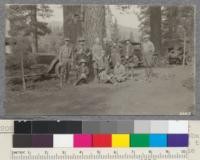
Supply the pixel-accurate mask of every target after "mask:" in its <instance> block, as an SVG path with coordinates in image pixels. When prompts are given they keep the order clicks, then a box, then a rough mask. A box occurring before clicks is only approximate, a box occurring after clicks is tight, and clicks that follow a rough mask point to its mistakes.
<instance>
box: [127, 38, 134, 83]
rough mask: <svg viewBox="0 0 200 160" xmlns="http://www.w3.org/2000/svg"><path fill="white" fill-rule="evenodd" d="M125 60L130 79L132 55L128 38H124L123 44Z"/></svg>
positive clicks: (132, 70) (132, 63)
mask: <svg viewBox="0 0 200 160" xmlns="http://www.w3.org/2000/svg"><path fill="white" fill-rule="evenodd" d="M125 62H126V72H127V73H128V75H129V76H130V77H131V79H132V78H133V76H134V55H133V46H132V44H131V42H130V40H129V39H127V40H126V44H125Z"/></svg>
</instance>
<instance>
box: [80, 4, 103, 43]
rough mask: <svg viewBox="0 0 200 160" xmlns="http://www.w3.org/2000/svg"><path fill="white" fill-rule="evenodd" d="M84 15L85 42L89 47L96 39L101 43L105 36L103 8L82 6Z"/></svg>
mask: <svg viewBox="0 0 200 160" xmlns="http://www.w3.org/2000/svg"><path fill="white" fill-rule="evenodd" d="M83 10H84V13H85V15H84V16H85V19H84V24H83V25H84V27H83V29H84V37H85V38H86V40H87V44H88V46H89V47H92V45H93V44H94V42H95V39H96V38H99V39H100V42H101V43H102V41H103V38H104V37H105V34H106V29H105V6H103V5H102V6H99V5H98V6H94V5H91V6H83Z"/></svg>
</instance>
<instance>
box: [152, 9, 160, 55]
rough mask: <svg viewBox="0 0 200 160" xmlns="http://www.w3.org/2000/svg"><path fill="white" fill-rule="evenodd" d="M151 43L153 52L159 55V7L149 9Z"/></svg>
mask: <svg viewBox="0 0 200 160" xmlns="http://www.w3.org/2000/svg"><path fill="white" fill-rule="evenodd" d="M150 27H151V32H150V33H151V41H152V42H153V44H154V46H155V52H156V53H158V54H161V7H160V6H152V7H150Z"/></svg>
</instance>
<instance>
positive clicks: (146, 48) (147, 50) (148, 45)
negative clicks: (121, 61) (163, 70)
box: [142, 35, 155, 80]
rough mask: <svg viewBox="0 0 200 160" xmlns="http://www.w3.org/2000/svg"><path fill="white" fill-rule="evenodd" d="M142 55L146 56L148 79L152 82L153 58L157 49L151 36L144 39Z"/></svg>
mask: <svg viewBox="0 0 200 160" xmlns="http://www.w3.org/2000/svg"><path fill="white" fill-rule="evenodd" d="M142 53H143V56H144V61H145V67H146V78H147V79H148V80H150V78H151V76H152V74H153V71H152V58H153V55H154V53H155V47H154V44H153V43H152V42H151V40H150V37H149V35H145V36H144V37H143V43H142Z"/></svg>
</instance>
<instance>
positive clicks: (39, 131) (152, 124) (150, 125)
mask: <svg viewBox="0 0 200 160" xmlns="http://www.w3.org/2000/svg"><path fill="white" fill-rule="evenodd" d="M0 144H1V145H0V150H1V151H3V152H2V153H1V154H2V155H1V156H3V159H4V160H79V159H80V160H87V159H88V160H101V159H102V160H113V159H116V160H118V159H119V160H120V159H125V160H129V159H132V160H168V159H170V160H199V159H200V121H185V120H179V121H175V120H171V121H167V120H166V121H164V120H163V121H161V120H134V121H11V120H2V121H0Z"/></svg>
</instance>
